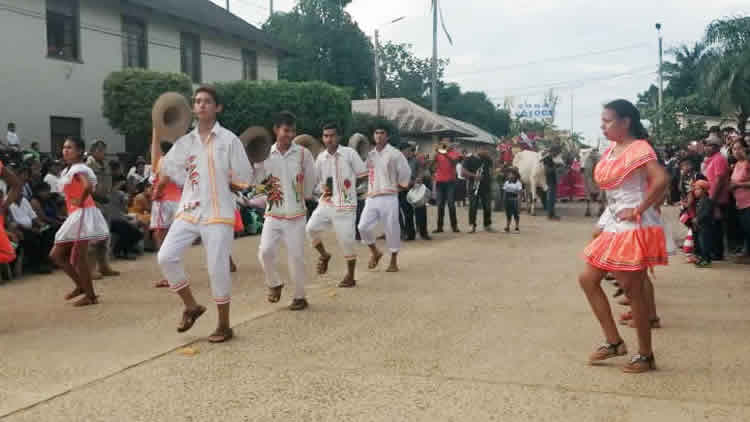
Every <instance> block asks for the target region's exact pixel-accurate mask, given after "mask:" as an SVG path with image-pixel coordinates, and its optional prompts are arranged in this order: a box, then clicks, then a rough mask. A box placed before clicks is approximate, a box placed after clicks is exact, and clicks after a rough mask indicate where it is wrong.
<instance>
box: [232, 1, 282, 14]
mask: <svg viewBox="0 0 750 422" xmlns="http://www.w3.org/2000/svg"><path fill="white" fill-rule="evenodd" d="M227 1H229V0H227ZM268 1H269V2H270V3H269V4H268V9H269V10H270V11H271V16H273V0H268Z"/></svg>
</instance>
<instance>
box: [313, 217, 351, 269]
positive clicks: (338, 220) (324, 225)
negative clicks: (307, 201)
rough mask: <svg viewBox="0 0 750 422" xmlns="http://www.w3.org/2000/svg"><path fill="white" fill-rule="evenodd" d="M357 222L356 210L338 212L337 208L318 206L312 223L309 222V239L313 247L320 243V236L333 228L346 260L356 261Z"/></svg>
mask: <svg viewBox="0 0 750 422" xmlns="http://www.w3.org/2000/svg"><path fill="white" fill-rule="evenodd" d="M356 221H357V212H356V210H351V211H349V210H338V209H336V207H332V206H329V205H323V204H320V205H318V207H317V208H315V211H313V214H312V216H311V217H310V221H308V222H307V228H306V230H307V237H309V238H310V241H312V245H313V247H315V246H317V245H318V244H319V243H320V242H321V239H320V235H321V234H322V233H323V232H324V231H327V230H330V229H331V227H333V230H334V231H335V232H336V239H338V241H339V247H340V248H341V251H342V252H343V253H344V259H346V260H347V261H354V260H356V259H357V255H355V253H354V246H355V245H356V240H354V235H355V230H354V226H355V224H356Z"/></svg>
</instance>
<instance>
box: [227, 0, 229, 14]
mask: <svg viewBox="0 0 750 422" xmlns="http://www.w3.org/2000/svg"><path fill="white" fill-rule="evenodd" d="M228 11H229V0H227V12H228Z"/></svg>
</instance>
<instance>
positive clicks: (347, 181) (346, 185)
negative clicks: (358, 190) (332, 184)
mask: <svg viewBox="0 0 750 422" xmlns="http://www.w3.org/2000/svg"><path fill="white" fill-rule="evenodd" d="M350 187H352V182H351V181H350V180H349V179H344V188H345V189H349V188H350Z"/></svg>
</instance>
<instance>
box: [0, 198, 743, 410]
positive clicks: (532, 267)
mask: <svg viewBox="0 0 750 422" xmlns="http://www.w3.org/2000/svg"><path fill="white" fill-rule="evenodd" d="M561 208H562V209H561V214H562V216H563V220H562V221H560V222H550V221H548V220H547V219H545V218H543V217H529V216H527V215H522V221H521V230H522V231H521V234H510V235H508V234H504V233H498V234H490V233H484V232H481V233H477V234H474V235H469V234H466V233H460V234H453V233H449V234H448V233H446V234H441V235H435V237H434V240H433V241H431V242H426V241H421V240H418V241H415V242H408V243H406V244H405V245H404V248H403V251H402V254H401V268H402V271H401V272H400V273H397V274H391V273H385V272H384V270H385V267H386V265H385V264H387V262H385V261H384V262H381V266H380V268H379V269H378V270H375V271H368V270H366V257H367V255H366V253H367V250H366V248H364V247H360V249H359V254H360V257H361V258H360V267H359V272H358V277H357V279H358V282H359V284H358V287H357V288H355V289H350V290H342V289H337V288H336V287H335V285H336V283H337V282H338V281H339V280H340V278H341V277H342V276H343V274H344V268H345V263H344V261H343V260H342V259H340V258H339V257H338V256H337V257H336V258H335V260H334V261H333V262H332V264H331V267H330V272H329V274H328V275H326V276H322V277H321V276H317V275H313V267H314V254H313V253H314V251H313V250H312V249H308V250H307V267H308V276H309V280H308V297H309V300H310V303H311V307H310V308H309V309H308V310H306V311H304V312H290V311H287V310H286V309H285V305H287V304H288V303H289V300H290V297H289V296H285V297H284V298H283V299H282V302H281V303H280V304H277V305H271V304H268V303H266V302H265V289H264V286H263V275H262V272H261V269H260V266H259V264H258V261H257V258H256V254H257V247H258V240H259V238H258V237H246V238H243V239H239V240H237V241H236V242H235V244H234V258H235V261H236V262H237V263H238V265H239V272H238V273H237V274H236V275H235V277H234V289H233V292H234V298H233V302H232V317H233V324H234V326H235V333H236V335H237V337H236V339H234V340H233V341H232V342H230V343H228V344H224V345H211V344H209V343H207V341H206V340H205V337H206V336H207V335H208V334H209V333H210V332H211V331H212V330H213V328H214V324H215V319H216V314H215V311H214V310H213V309H211V308H213V307H212V304H211V297H210V292H209V289H208V282H207V274H206V272H205V269H204V268H205V266H204V257H203V250H202V248H201V247H194V248H192V249H191V250H190V251H189V253H188V256H187V262H188V268H189V273H190V274H191V275H192V280H193V287H194V289H195V293H196V297H197V298H198V299H199V301H200V302H202V303H204V304H206V305H209V308H210V309H211V311H210V312H208V313H207V314H206V315H205V316H204V317H203V318H202V319H201V320H200V321H199V322H198V323H197V324H196V326H195V327H194V328H193V329H192V330H191V331H190V332H189V333H187V334H178V333H176V332H175V326H176V324H177V322H178V317H179V314H180V311H181V307H180V304H179V300H178V298H177V297H176V296H175V295H174V294H171V293H170V292H168V291H165V290H157V289H153V288H151V287H150V286H151V283H152V282H153V281H154V280H156V279H157V278H158V276H159V273H158V269H157V266H156V262H155V257H154V256H144V257H142V258H140V259H139V260H137V261H132V262H124V261H116V262H115V263H114V266H115V268H117V269H118V270H120V271H122V273H123V275H122V276H120V277H117V278H110V279H105V280H103V281H101V282H99V283H98V286H97V287H98V292H99V294H100V295H101V304H100V305H98V306H94V307H89V308H87V309H76V308H73V307H71V306H70V305H68V304H66V303H64V301H63V300H62V297H63V295H64V294H65V293H66V292H67V291H68V290H69V289H70V288H71V283H70V282H69V281H68V280H66V279H65V277H64V275H63V274H62V273H61V272H57V273H55V274H53V275H50V276H43V277H28V278H25V279H23V280H19V281H14V282H11V283H8V284H5V285H2V286H0V419H2V420H3V421H8V422H11V421H12V422H17V421H33V422H38V421H198V420H201V421H265V420H289V421H339V420H341V421H397V420H398V421H402V420H403V421H406V420H408V421H416V420H424V421H437V420H441V421H442V420H446V421H485V420H487V421H490V420H496V421H499V420H502V421H526V420H529V421H530V420H534V421H577V422H578V421H639V422H642V421H652V420H653V421H671V420H674V421H691V420H701V421H704V420H709V421H742V420H750V364H749V363H748V362H750V361H749V360H748V356H750V336H748V333H750V267H748V266H741V265H737V264H731V263H716V264H715V265H714V267H713V268H710V269H701V270H698V269H695V268H694V267H692V266H690V265H687V264H685V263H683V261H684V259H683V258H682V257H679V256H678V257H675V258H674V259H673V264H672V265H670V266H669V267H666V268H658V269H657V270H656V278H655V280H654V283H655V285H656V294H657V304H658V310H659V314H660V316H661V318H662V322H663V328H662V329H659V330H657V331H655V332H654V348H655V353H656V359H657V365H658V367H659V370H658V371H656V372H653V373H648V374H644V375H625V374H623V373H622V372H621V367H622V366H623V365H624V364H625V362H626V358H621V359H614V360H612V361H611V362H608V364H607V365H603V366H598V367H592V366H588V365H587V364H586V358H587V356H588V354H589V353H590V352H591V351H592V350H593V348H594V347H595V346H596V345H597V344H599V343H601V341H602V334H601V332H600V329H599V328H598V324H597V323H596V321H595V319H594V317H593V315H592V314H591V312H590V311H589V308H588V304H587V303H586V301H585V298H584V296H583V294H582V293H581V291H580V289H579V288H578V284H577V281H576V277H577V274H578V272H579V271H580V269H581V268H582V266H583V264H582V261H581V259H580V254H581V250H582V249H583V247H584V246H585V244H586V242H587V241H588V239H589V238H590V233H591V229H592V227H593V223H594V221H595V220H594V219H592V218H584V217H583V208H582V207H581V205H579V204H575V205H572V206H571V205H569V204H567V205H562V206H561ZM668 213H669V214H670V215H671V217H672V218H673V221H674V209H671V210H668ZM434 216H435V214H434V208H431V209H430V228H431V229H432V228H434V221H435V218H434ZM480 218H481V217H480ZM493 218H495V219H496V227H498V228H502V225H503V224H504V215H503V214H502V213H495V214H494V216H493ZM466 220H467V210H466V209H462V208H459V221H460V225H461V227H462V229H464V230H466V229H467V224H466ZM675 226H676V224H675ZM329 239H330V240H331V241H329V242H328V243H329V245H330V249H331V250H333V251H334V252H337V246H336V243H335V241H333V238H332V237H329ZM279 262H280V265H281V268H282V269H283V273H284V274H286V265H285V263H286V259H285V257H284V256H282V257H281V258H280V259H279ZM607 290H608V291H610V292H611V291H612V289H611V287H609V286H607ZM289 292H290V289H288V290H287V291H285V294H287V295H288V294H289ZM614 308H615V311H617V312H620V311H621V310H622V309H621V308H620V307H618V306H616V305H615V306H614ZM622 333H623V336H624V338H625V339H626V341H627V343H628V345H629V346H630V349H631V351H635V350H636V342H635V335H634V333H633V331H632V330H631V329H630V328H627V327H624V328H622ZM186 346H189V347H190V349H189V350H188V351H187V352H186V351H185V349H184V348H185V347H186ZM189 352H192V353H189Z"/></svg>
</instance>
